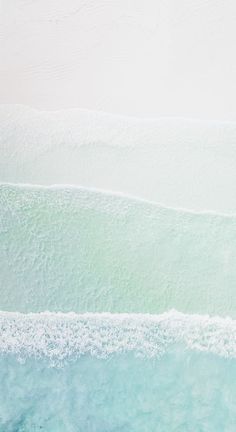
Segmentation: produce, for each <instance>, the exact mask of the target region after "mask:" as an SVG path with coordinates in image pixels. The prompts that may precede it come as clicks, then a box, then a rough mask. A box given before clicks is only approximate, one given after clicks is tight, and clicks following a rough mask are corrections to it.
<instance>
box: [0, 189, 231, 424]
mask: <svg viewBox="0 0 236 432" xmlns="http://www.w3.org/2000/svg"><path fill="white" fill-rule="evenodd" d="M0 246H1V247H0V264H1V269H0V270H1V271H0V288H1V296H0V311H1V312H0V432H37V431H45V432H118V431H119V432H123V431H124V432H145V431H147V432H162V431H163V432H211V431H212V432H235V425H236V321H235V320H234V319H233V318H235V310H236V296H235V284H236V216H235V215H231V216H229V215H224V214H219V215H216V214H213V213H209V212H208V213H207V212H206V213H194V212H188V211H183V210H174V209H169V208H166V207H164V206H161V205H157V204H155V203H151V202H146V201H142V200H136V199H132V198H130V197H125V196H121V195H112V194H110V193H105V192H101V191H100V192H99V191H94V190H89V189H85V188H79V187H69V186H60V187H58V186H57V187H55V186H54V187H40V186H25V185H18V186H17V185H6V184H5V185H0ZM170 309H176V310H179V311H181V312H176V311H174V310H171V311H170V312H166V311H168V310H170ZM15 311H18V312H15ZM44 311H50V312H44ZM70 311H73V312H70ZM103 311H109V313H102V312H103ZM40 312H41V313H40ZM56 312H58V313H56ZM206 313H209V314H210V315H211V317H210V316H208V315H204V314H206ZM212 315H214V316H215V317H212ZM217 315H220V316H221V317H217ZM227 316H231V317H232V318H227Z"/></svg>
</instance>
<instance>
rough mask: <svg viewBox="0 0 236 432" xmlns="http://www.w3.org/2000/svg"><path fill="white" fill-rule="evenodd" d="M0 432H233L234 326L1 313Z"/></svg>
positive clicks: (173, 317)
mask: <svg viewBox="0 0 236 432" xmlns="http://www.w3.org/2000/svg"><path fill="white" fill-rule="evenodd" d="M0 330H1V339H0V382H1V391H0V431H1V432H16V431H17V432H32V431H35V432H36V431H46V432H64V431H71V432H97V431H98V432H113V431H116V432H117V431H121V432H123V431H124V432H145V431H147V432H152V431H153V432H156V431H157V432H162V431H163V432H166V431H173V432H174V431H179V432H183V431H194V432H203V431H204V432H222V431H225V432H234V431H235V420H236V323H235V321H232V320H230V319H220V318H216V319H211V318H209V317H207V316H206V317H201V316H190V315H189V316H188V315H183V314H179V313H176V312H170V313H169V314H164V315H160V316H151V315H128V314H126V315H122V314H121V315H112V314H101V315H100V314H85V315H75V314H69V315H63V314H49V313H47V314H30V315H20V314H9V313H1V314H0Z"/></svg>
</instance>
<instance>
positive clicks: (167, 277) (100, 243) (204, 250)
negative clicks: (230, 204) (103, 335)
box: [0, 185, 236, 317]
mask: <svg viewBox="0 0 236 432" xmlns="http://www.w3.org/2000/svg"><path fill="white" fill-rule="evenodd" d="M0 244H1V247H0V265H1V272H0V288H1V298H0V308H1V309H2V310H9V311H15V310H18V311H22V312H31V311H32V312H37V311H43V310H52V311H63V312H68V311H72V310H73V311H75V312H87V311H91V312H103V311H110V312H150V313H160V312H163V311H165V310H168V309H170V308H175V309H177V310H181V311H183V312H187V313H209V314H221V315H224V316H225V315H230V316H232V317H235V311H236V294H235V286H236V216H233V215H232V216H224V215H215V214H213V213H193V212H186V211H181V210H173V209H168V208H165V207H161V206H158V205H156V204H152V203H150V202H145V201H141V200H134V199H131V198H127V197H124V196H118V195H112V194H108V193H102V192H97V191H92V190H87V189H83V188H75V187H74V188H73V187H66V186H65V187H63V186H61V187H51V188H50V187H27V186H14V185H1V186H0Z"/></svg>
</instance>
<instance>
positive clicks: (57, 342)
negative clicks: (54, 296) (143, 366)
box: [0, 311, 236, 362]
mask: <svg viewBox="0 0 236 432" xmlns="http://www.w3.org/2000/svg"><path fill="white" fill-rule="evenodd" d="M176 345H179V346H180V347H181V349H182V350H186V349H187V350H194V351H205V352H210V353H214V354H217V355H219V356H223V357H230V358H236V321H235V320H232V319H231V318H220V317H209V316H201V315H186V314H182V313H179V312H176V311H170V312H167V313H164V314H161V315H151V314H111V313H101V314H96V313H85V314H75V313H68V314H63V313H52V312H44V313H36V314H34V313H29V314H21V313H18V312H15V313H11V312H1V313H0V354H1V355H2V354H14V355H16V356H17V357H18V358H19V359H21V360H22V359H27V358H28V357H34V358H35V357H38V358H42V357H44V358H47V359H49V360H50V361H52V362H60V361H61V360H66V359H70V358H76V357H80V356H82V355H91V356H95V357H97V358H106V357H107V356H110V355H114V354H118V353H128V352H134V353H135V354H136V355H138V356H140V355H141V356H144V357H148V358H150V357H159V356H161V355H163V354H164V353H166V352H168V351H170V350H171V348H173V346H174V347H175V346H176Z"/></svg>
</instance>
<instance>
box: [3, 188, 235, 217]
mask: <svg viewBox="0 0 236 432" xmlns="http://www.w3.org/2000/svg"><path fill="white" fill-rule="evenodd" d="M1 187H12V188H18V189H33V190H41V189H42V190H52V191H53V190H62V191H63V190H68V189H69V190H73V189H74V190H78V191H84V192H88V193H93V194H98V195H99V194H100V195H104V196H108V197H109V196H110V197H115V198H116V197H117V198H123V199H126V200H130V201H133V202H134V203H137V204H142V203H143V204H146V205H151V206H154V207H156V208H162V209H165V210H170V211H175V212H179V213H186V214H193V215H200V216H201V215H203V216H204V215H206V216H215V217H225V218H230V219H234V218H235V217H236V213H223V212H215V211H212V210H192V209H188V208H183V207H170V206H167V205H165V204H163V203H161V202H159V201H152V200H147V199H144V198H140V197H138V196H134V195H130V194H125V193H123V192H117V191H113V190H108V189H98V188H93V187H87V186H86V187H85V186H82V185H77V184H63V183H61V184H51V185H45V184H33V183H12V182H1V180H0V188H1Z"/></svg>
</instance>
